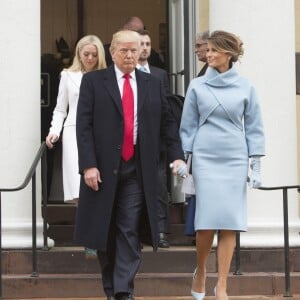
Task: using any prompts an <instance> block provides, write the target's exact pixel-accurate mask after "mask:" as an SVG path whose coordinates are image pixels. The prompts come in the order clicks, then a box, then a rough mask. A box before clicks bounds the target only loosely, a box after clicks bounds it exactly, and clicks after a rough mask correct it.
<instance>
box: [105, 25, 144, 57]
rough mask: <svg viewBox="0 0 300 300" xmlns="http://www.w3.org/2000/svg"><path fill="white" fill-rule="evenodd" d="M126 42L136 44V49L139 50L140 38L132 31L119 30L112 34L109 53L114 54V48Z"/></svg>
mask: <svg viewBox="0 0 300 300" xmlns="http://www.w3.org/2000/svg"><path fill="white" fill-rule="evenodd" d="M126 42H134V43H137V45H138V49H140V45H141V36H140V34H139V33H137V32H136V31H132V30H120V31H117V32H116V33H114V35H113V38H112V41H111V44H110V48H109V50H110V52H111V53H112V52H114V50H115V48H116V46H117V45H118V44H120V43H126Z"/></svg>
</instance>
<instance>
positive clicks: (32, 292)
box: [3, 273, 300, 299]
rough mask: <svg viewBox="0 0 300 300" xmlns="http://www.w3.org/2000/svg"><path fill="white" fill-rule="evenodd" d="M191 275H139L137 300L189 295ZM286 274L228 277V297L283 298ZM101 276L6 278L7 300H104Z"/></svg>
mask: <svg viewBox="0 0 300 300" xmlns="http://www.w3.org/2000/svg"><path fill="white" fill-rule="evenodd" d="M216 280H217V277H216V274H215V273H208V274H207V281H206V290H207V295H208V296H212V295H213V288H214V286H215V284H216ZM191 282H192V273H163V274H161V273H160V274H158V273H139V274H137V277H136V280H135V295H136V296H137V297H146V296H147V297H150V296H151V297H166V296H168V297H172V296H174V297H175V296H176V297H177V296H182V297H188V296H190V288H191ZM284 282H285V279H284V274H283V273H244V274H243V275H242V276H236V275H232V274H230V275H229V278H228V294H229V295H230V296H238V295H240V296H242V295H266V296H267V295H283V294H284V290H285V288H284ZM291 293H292V294H299V293H300V273H291ZM104 296H105V295H104V293H103V290H102V288H101V286H100V276H99V275H98V274H40V275H39V277H31V276H30V275H26V274H23V275H5V276H3V297H4V299H11V298H13V299H33V298H43V297H44V298H65V297H66V298H72V299H74V298H78V297H84V298H88V297H104Z"/></svg>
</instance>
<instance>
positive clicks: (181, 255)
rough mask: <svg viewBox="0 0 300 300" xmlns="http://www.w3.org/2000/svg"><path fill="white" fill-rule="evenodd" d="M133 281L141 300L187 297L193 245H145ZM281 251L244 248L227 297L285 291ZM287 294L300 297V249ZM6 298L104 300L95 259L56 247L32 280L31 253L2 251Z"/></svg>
mask: <svg viewBox="0 0 300 300" xmlns="http://www.w3.org/2000/svg"><path fill="white" fill-rule="evenodd" d="M142 255H143V260H142V264H141V267H140V270H139V273H138V275H137V278H136V282H135V287H136V288H135V291H136V295H137V296H138V297H139V296H140V297H145V296H152V297H165V296H168V297H172V296H174V297H175V296H182V297H188V296H190V285H191V281H192V273H193V270H194V267H195V261H196V255H195V249H194V247H191V246H190V247H171V248H169V249H159V250H158V252H157V253H154V252H153V251H152V248H151V247H149V246H145V247H144V249H143V253H142ZM283 257H284V256H283V250H282V249H242V250H241V272H242V275H234V270H235V267H234V260H233V264H232V268H231V274H230V277H229V282H228V293H229V295H282V294H283V293H284V291H285V277H284V271H283V270H284V263H283V262H284V260H283ZM290 258H291V271H292V273H291V292H292V293H294V294H296V293H298V294H299V293H300V249H299V248H295V249H291V251H290ZM207 271H208V276H207V285H206V286H207V294H208V295H209V296H210V295H212V290H213V287H214V285H215V283H216V280H217V273H216V272H217V269H216V252H215V251H214V250H213V251H212V252H211V253H210V256H209V259H208V265H207ZM3 273H4V275H3V296H4V298H5V299H6V298H8V299H11V298H15V299H31V298H42V297H48V298H49V297H52V298H55V297H56V298H59V297H69V298H72V297H73V299H75V298H76V297H77V298H78V297H100V296H101V297H103V296H104V294H103V291H102V288H101V285H100V278H101V275H100V268H99V265H98V261H97V259H93V260H91V259H86V258H85V254H84V249H83V248H82V247H54V248H52V249H50V250H49V251H45V250H38V251H37V274H38V277H36V276H35V275H36V274H33V275H34V276H32V255H31V251H30V250H5V251H3Z"/></svg>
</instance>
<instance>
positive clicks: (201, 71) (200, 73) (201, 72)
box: [197, 63, 208, 77]
mask: <svg viewBox="0 0 300 300" xmlns="http://www.w3.org/2000/svg"><path fill="white" fill-rule="evenodd" d="M207 68H208V63H206V64H205V65H204V66H203V67H202V69H201V70H200V72H199V73H198V75H197V77H200V76H203V75H204V74H205V72H206V70H207Z"/></svg>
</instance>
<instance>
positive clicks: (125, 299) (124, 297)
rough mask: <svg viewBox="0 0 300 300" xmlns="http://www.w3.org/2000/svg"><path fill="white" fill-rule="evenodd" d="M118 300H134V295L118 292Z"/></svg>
mask: <svg viewBox="0 0 300 300" xmlns="http://www.w3.org/2000/svg"><path fill="white" fill-rule="evenodd" d="M115 299H116V300H134V299H135V298H134V296H133V295H131V294H127V293H120V294H117V296H116V297H115Z"/></svg>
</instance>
